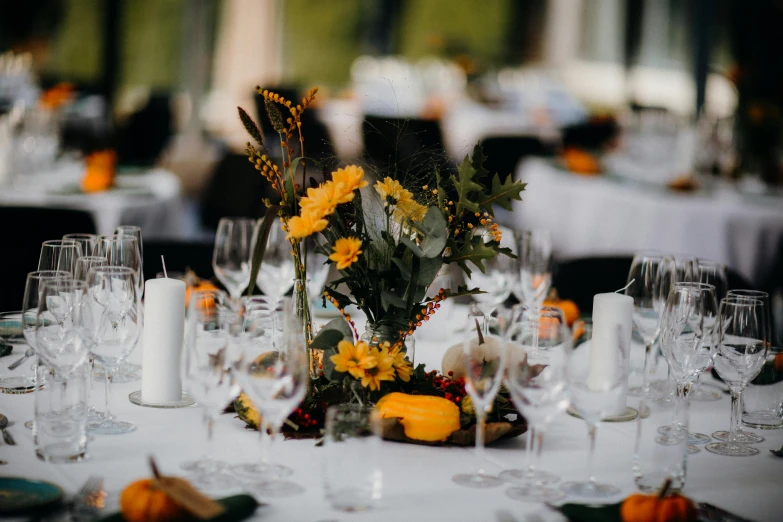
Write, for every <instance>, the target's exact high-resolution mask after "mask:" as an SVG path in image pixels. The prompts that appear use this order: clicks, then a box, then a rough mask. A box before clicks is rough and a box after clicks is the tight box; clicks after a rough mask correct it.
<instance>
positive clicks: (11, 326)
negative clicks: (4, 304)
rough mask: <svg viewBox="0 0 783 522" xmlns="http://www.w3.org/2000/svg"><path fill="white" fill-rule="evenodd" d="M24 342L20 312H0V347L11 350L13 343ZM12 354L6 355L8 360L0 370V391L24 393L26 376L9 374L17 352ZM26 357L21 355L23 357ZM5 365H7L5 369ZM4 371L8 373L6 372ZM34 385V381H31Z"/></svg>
mask: <svg viewBox="0 0 783 522" xmlns="http://www.w3.org/2000/svg"><path fill="white" fill-rule="evenodd" d="M23 344H24V333H23V327H22V312H0V348H4V349H6V348H10V349H11V350H13V348H14V346H15V345H18V346H20V345H23ZM11 353H12V354H13V355H7V356H6V357H7V359H3V361H8V362H6V363H4V364H3V368H2V370H0V393H25V392H27V391H31V390H28V388H29V386H30V384H29V383H28V377H26V376H21V377H19V376H11V375H10V372H12V371H13V370H14V368H11V366H14V365H15V364H17V363H18V361H19V360H20V359H19V352H16V353H14V352H13V351H12V352H11ZM25 357H26V355H25V356H23V359H21V360H24V358H25ZM5 366H8V368H7V369H6V368H5ZM6 371H8V372H9V374H6ZM31 384H32V385H35V381H33V382H32V383H31Z"/></svg>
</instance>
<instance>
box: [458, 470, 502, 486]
mask: <svg viewBox="0 0 783 522" xmlns="http://www.w3.org/2000/svg"><path fill="white" fill-rule="evenodd" d="M451 481H452V482H454V483H455V484H457V485H458V486H464V487H466V488H476V489H484V488H495V487H498V486H500V485H501V484H503V481H502V480H501V479H499V478H498V477H494V476H492V475H485V474H483V473H460V474H459V475H454V476H453V477H451Z"/></svg>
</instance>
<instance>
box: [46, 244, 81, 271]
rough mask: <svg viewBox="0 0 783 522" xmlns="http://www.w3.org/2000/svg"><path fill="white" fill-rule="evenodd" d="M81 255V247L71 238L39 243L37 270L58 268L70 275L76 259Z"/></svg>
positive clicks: (74, 267) (74, 268) (73, 269)
mask: <svg viewBox="0 0 783 522" xmlns="http://www.w3.org/2000/svg"><path fill="white" fill-rule="evenodd" d="M81 256H82V247H81V246H80V245H79V243H78V242H77V241H74V240H72V239H53V240H49V241H44V242H43V243H42V244H41V255H40V257H39V258H38V270H59V271H63V272H69V273H70V274H71V275H72V276H73V273H74V272H75V270H76V260H77V259H79V258H80V257H81Z"/></svg>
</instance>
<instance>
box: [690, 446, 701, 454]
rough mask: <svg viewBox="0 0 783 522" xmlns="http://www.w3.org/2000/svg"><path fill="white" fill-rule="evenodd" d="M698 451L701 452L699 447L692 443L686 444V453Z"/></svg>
mask: <svg viewBox="0 0 783 522" xmlns="http://www.w3.org/2000/svg"><path fill="white" fill-rule="evenodd" d="M699 452H701V448H699V447H698V446H694V445H693V444H688V455H695V454H697V453H699Z"/></svg>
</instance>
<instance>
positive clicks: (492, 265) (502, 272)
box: [470, 254, 518, 334]
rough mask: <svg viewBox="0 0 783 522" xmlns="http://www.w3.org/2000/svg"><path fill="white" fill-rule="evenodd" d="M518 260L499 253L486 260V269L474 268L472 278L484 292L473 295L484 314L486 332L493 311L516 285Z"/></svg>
mask: <svg viewBox="0 0 783 522" xmlns="http://www.w3.org/2000/svg"><path fill="white" fill-rule="evenodd" d="M516 265H517V260H516V259H513V258H511V257H509V256H506V255H503V254H498V255H496V256H495V257H493V258H492V259H487V260H485V261H484V268H485V269H484V271H483V272H482V271H480V270H478V269H474V270H473V271H471V274H470V280H471V281H472V282H473V283H474V284H475V285H476V286H478V287H479V289H480V290H482V291H483V292H484V293H483V294H475V295H473V299H474V300H475V301H476V303H477V306H478V309H479V310H480V311H481V313H482V314H483V315H484V321H483V328H484V334H488V333H489V322H490V317H491V316H492V313H493V312H494V311H495V309H497V307H498V306H500V305H502V304H503V302H504V301H505V300H506V299H508V297H509V296H510V295H511V290H512V288H513V287H514V284H513V283H514V271H515V270H518V267H517V266H516Z"/></svg>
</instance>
